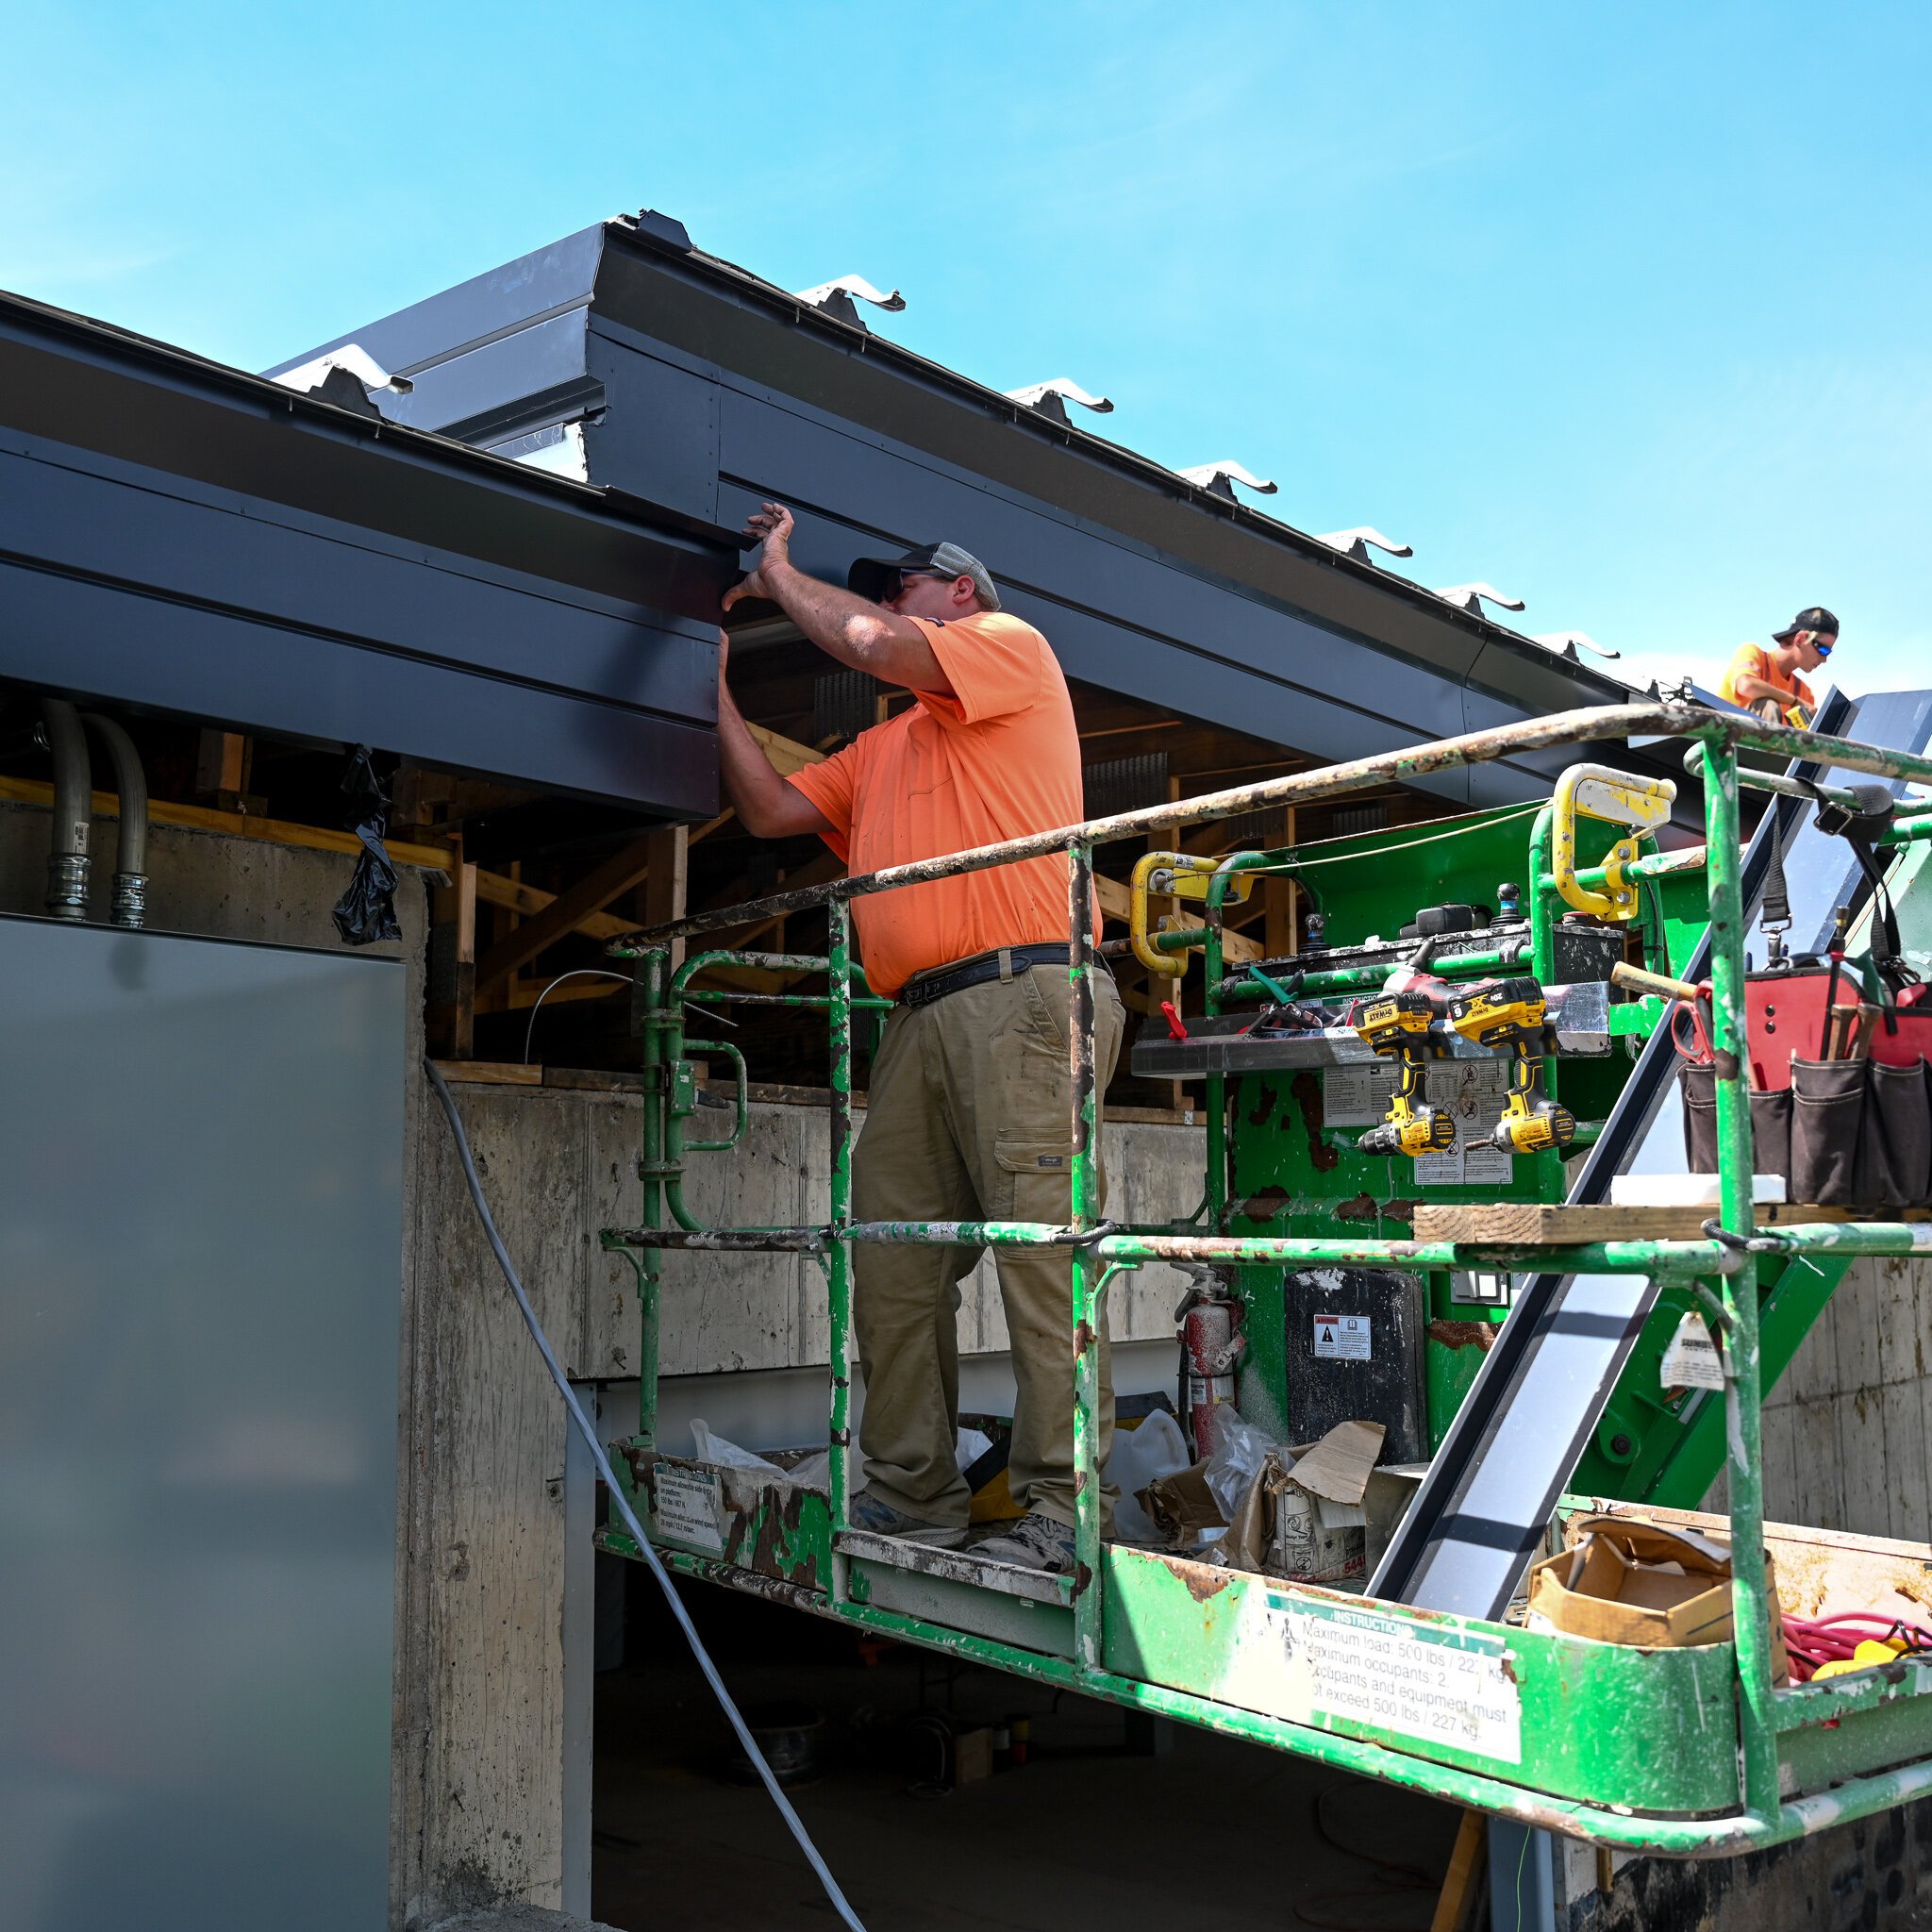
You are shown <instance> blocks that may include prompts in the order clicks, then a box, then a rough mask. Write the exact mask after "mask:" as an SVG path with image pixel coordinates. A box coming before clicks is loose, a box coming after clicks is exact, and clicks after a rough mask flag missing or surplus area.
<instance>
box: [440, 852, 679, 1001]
mask: <svg viewBox="0 0 1932 1932" xmlns="http://www.w3.org/2000/svg"><path fill="white" fill-rule="evenodd" d="M658 836H659V835H658V833H657V832H646V833H644V834H643V835H642V837H641V838H637V839H633V840H631V841H630V842H629V843H628V844H627V845H625V847H624V848H623V849H622V850H621V851H617V852H613V853H612V854H611V855H610V857H609V858H607V859H606V860H605V861H604V862H603V864H602V865H599V866H596V867H594V868H593V869H592V870H591V872H589V873H587V874H585V875H584V876H583V877H582V878H580V879H579V880H578V881H577V882H576V884H575V885H574V886H572V887H571V888H570V890H569V891H565V892H562V893H559V894H558V897H556V898H555V899H553V900H552V901H551V902H550V904H549V905H548V906H546V907H545V908H543V910H542V911H541V912H540V913H538V914H537V916H536V917H535V918H534V919H526V920H525V922H524V923H523V924H521V925H520V926H518V927H517V928H516V930H515V931H514V932H511V933H508V934H507V935H506V936H505V937H504V938H502V939H500V940H498V941H497V942H496V943H495V944H494V945H493V946H491V949H490V950H489V952H487V953H486V954H485V955H484V956H483V958H481V959H480V960H479V961H478V962H477V965H476V991H477V992H478V993H479V994H480V993H483V992H487V991H490V990H491V988H492V987H496V986H500V985H502V984H503V982H504V981H505V980H507V979H508V977H509V976H510V974H513V973H516V972H519V971H520V970H521V969H522V968H524V967H525V966H527V965H528V964H529V963H530V961H531V960H532V959H534V958H537V956H538V955H539V954H540V953H541V952H543V951H545V950H546V949H547V948H549V947H550V946H553V945H555V944H556V943H557V941H558V940H560V939H562V938H563V937H564V935H565V934H567V933H571V932H575V930H576V926H577V922H578V921H579V920H581V919H584V918H586V917H588V916H589V915H590V914H591V913H592V912H601V911H603V909H604V908H605V907H607V906H608V905H609V904H610V902H611V900H613V899H615V898H618V897H620V896H621V895H622V894H623V893H625V892H627V891H630V890H631V888H632V887H633V886H636V885H640V884H641V883H642V881H643V878H644V875H645V874H646V873H648V872H649V870H650V866H651V855H652V853H653V852H654V851H656V850H657V849H658Z"/></svg>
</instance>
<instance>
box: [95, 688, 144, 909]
mask: <svg viewBox="0 0 1932 1932" xmlns="http://www.w3.org/2000/svg"><path fill="white" fill-rule="evenodd" d="M82 716H83V718H84V720H85V722H86V724H87V726H88V728H89V729H90V730H91V731H92V732H93V733H94V734H95V735H96V736H97V737H98V738H99V739H100V741H101V742H102V743H103V744H105V745H106V746H107V747H108V757H109V758H111V759H112V760H113V761H114V790H115V791H117V792H119V793H120V796H121V832H120V837H119V838H118V839H117V840H116V841H115V845H114V901H113V909H112V911H111V912H110V913H109V915H108V916H109V918H111V919H112V920H113V922H114V924H116V925H145V924H147V774H146V773H145V772H143V771H142V768H141V754H140V753H139V752H138V751H136V750H135V748H134V741H133V739H131V738H129V737H128V735H127V733H126V732H125V730H124V729H123V728H122V726H121V725H120V724H117V723H116V722H115V721H114V720H113V719H112V718H106V717H103V716H102V715H101V713H100V712H98V711H87V712H84V713H83V714H82Z"/></svg>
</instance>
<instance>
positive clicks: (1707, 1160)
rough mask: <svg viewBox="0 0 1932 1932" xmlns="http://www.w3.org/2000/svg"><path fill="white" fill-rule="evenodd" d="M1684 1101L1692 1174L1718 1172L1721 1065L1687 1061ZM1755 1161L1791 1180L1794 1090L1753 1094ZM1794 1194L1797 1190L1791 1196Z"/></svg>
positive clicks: (1681, 1081)
mask: <svg viewBox="0 0 1932 1932" xmlns="http://www.w3.org/2000/svg"><path fill="white" fill-rule="evenodd" d="M1678 1091H1679V1092H1680V1094H1681V1095H1682V1098H1683V1104H1684V1158H1685V1160H1686V1161H1687V1163H1688V1164H1689V1172H1690V1173H1691V1174H1715V1173H1716V1172H1717V1069H1716V1068H1715V1067H1699V1066H1686V1067H1684V1068H1683V1069H1682V1070H1681V1072H1680V1074H1679V1075H1678ZM1751 1149H1752V1166H1753V1167H1754V1169H1755V1170H1756V1171H1757V1173H1758V1174H1776V1175H1778V1176H1779V1177H1780V1178H1781V1179H1782V1180H1783V1181H1784V1183H1785V1187H1786V1190H1787V1191H1788V1192H1789V1191H1790V1184H1791V1095H1790V1089H1788V1088H1786V1089H1781V1090H1779V1091H1776V1092H1774V1093H1754V1094H1752V1096H1751ZM1791 1198H1792V1199H1796V1198H1797V1197H1796V1196H1795V1195H1793V1196H1791Z"/></svg>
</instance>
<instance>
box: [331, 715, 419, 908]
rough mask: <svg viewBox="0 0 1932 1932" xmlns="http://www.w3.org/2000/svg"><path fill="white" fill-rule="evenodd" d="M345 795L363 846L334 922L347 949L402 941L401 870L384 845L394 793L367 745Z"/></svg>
mask: <svg viewBox="0 0 1932 1932" xmlns="http://www.w3.org/2000/svg"><path fill="white" fill-rule="evenodd" d="M342 791H343V792H344V793H345V794H346V795H347V796H348V797H349V798H351V799H353V800H354V801H355V806H356V836H357V838H358V839H360V840H361V841H362V850H361V853H360V855H359V856H358V858H357V860H356V870H355V871H354V872H353V873H351V874H349V886H348V890H347V891H345V892H344V893H343V894H342V896H341V898H340V899H338V900H337V901H336V903H335V905H334V906H333V907H332V908H330V911H329V917H330V918H331V919H333V920H334V921H335V923H336V931H337V932H338V933H339V934H340V935H341V941H342V943H343V945H345V946H368V945H374V944H375V941H377V940H399V939H401V938H402V936H403V929H402V927H401V926H400V925H398V924H396V907H395V894H396V869H395V864H394V861H393V860H392V859H391V858H390V856H389V852H388V849H387V848H386V847H385V846H384V844H383V842H382V838H383V834H384V833H385V832H387V831H388V830H389V793H388V792H387V791H384V790H383V785H382V780H381V779H380V778H378V777H377V776H376V775H375V766H374V765H373V764H372V763H371V762H370V751H369V747H368V746H367V745H366V744H358V746H357V747H356V749H355V750H354V751H353V752H351V753H350V754H349V769H348V770H347V771H346V772H344V773H343V774H342Z"/></svg>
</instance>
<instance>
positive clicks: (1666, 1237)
mask: <svg viewBox="0 0 1932 1932" xmlns="http://www.w3.org/2000/svg"><path fill="white" fill-rule="evenodd" d="M1891 1211H1893V1212H1897V1211H1898V1210H1895V1209H1894V1210H1891ZM1716 1212H1717V1209H1716V1208H1624V1207H1617V1206H1612V1205H1611V1204H1609V1203H1607V1202H1603V1203H1595V1204H1591V1205H1587V1206H1582V1207H1575V1208H1569V1207H1563V1206H1560V1205H1554V1206H1553V1205H1549V1204H1544V1203H1539V1202H1535V1201H1501V1202H1496V1203H1494V1204H1491V1205H1484V1206H1480V1207H1449V1206H1428V1205H1424V1206H1423V1207H1420V1208H1417V1209H1416V1212H1415V1238H1416V1240H1417V1241H1483V1242H1486V1243H1503V1242H1523V1243H1541V1244H1547V1243H1550V1242H1562V1241H1696V1240H1697V1239H1698V1238H1699V1236H1700V1235H1701V1234H1702V1233H1703V1229H1704V1224H1705V1223H1706V1222H1707V1221H1708V1220H1710V1219H1711V1218H1712V1216H1713V1215H1715V1213H1716ZM1926 1215H1927V1211H1926V1210H1925V1209H1924V1208H1907V1209H1906V1210H1905V1211H1904V1213H1903V1216H1902V1218H1903V1219H1904V1220H1907V1221H1923V1220H1924V1219H1926ZM1860 1218H1861V1217H1860V1216H1859V1215H1857V1213H1856V1212H1855V1211H1854V1210H1853V1209H1851V1208H1818V1207H1812V1206H1808V1205H1807V1204H1806V1203H1803V1202H1789V1201H1785V1202H1777V1203H1775V1204H1771V1203H1767V1204H1765V1205H1763V1206H1761V1207H1759V1208H1758V1209H1757V1224H1758V1225H1759V1226H1760V1227H1777V1226H1783V1225H1790V1224H1793V1223H1800V1222H1810V1221H1855V1220H1858V1219H1860ZM1842 1293H1843V1291H1842V1290H1840V1295H1842ZM1874 1379H1875V1377H1874Z"/></svg>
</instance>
